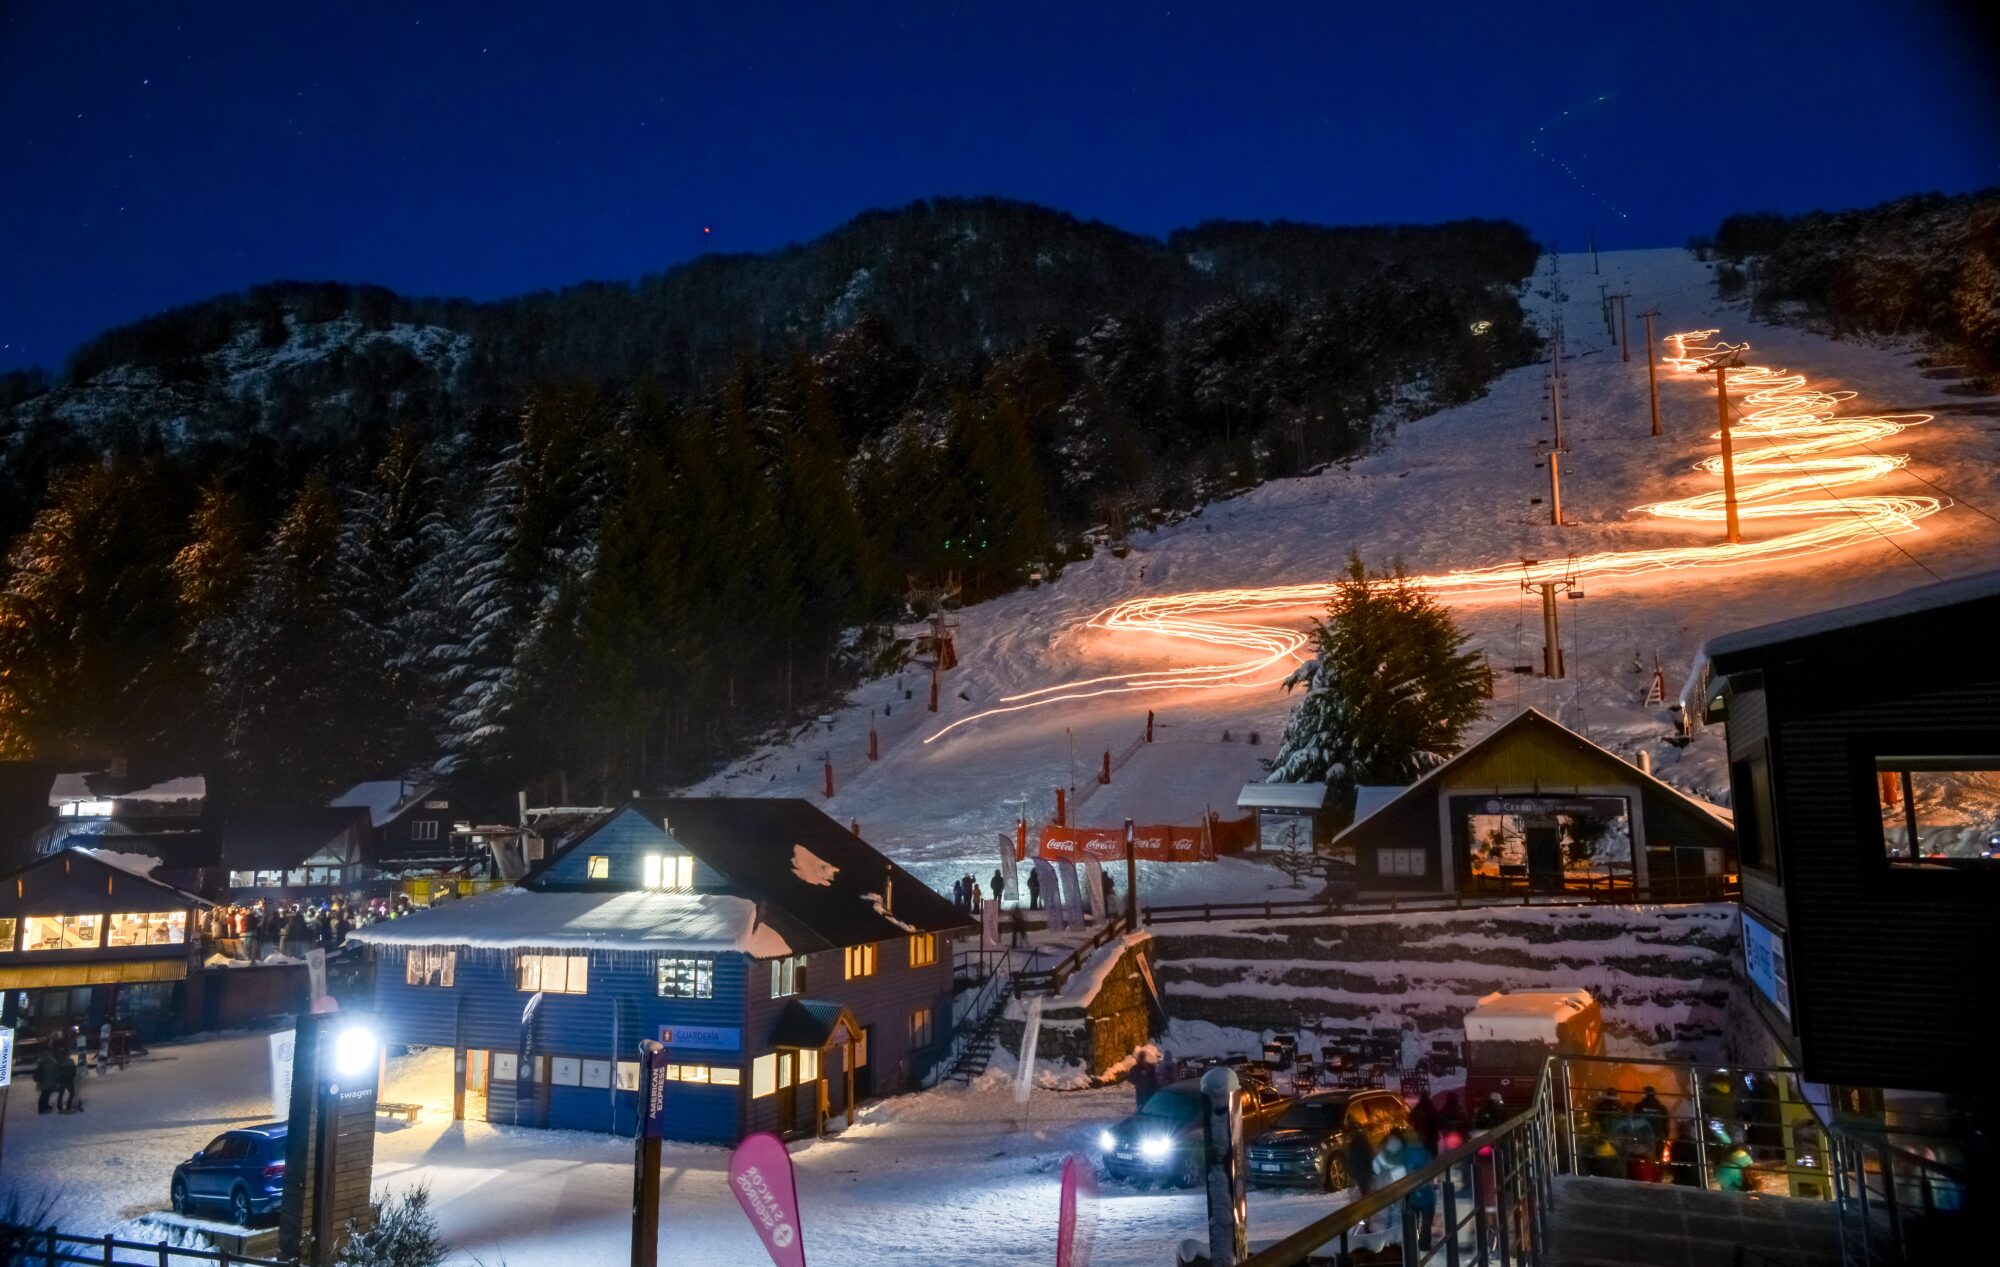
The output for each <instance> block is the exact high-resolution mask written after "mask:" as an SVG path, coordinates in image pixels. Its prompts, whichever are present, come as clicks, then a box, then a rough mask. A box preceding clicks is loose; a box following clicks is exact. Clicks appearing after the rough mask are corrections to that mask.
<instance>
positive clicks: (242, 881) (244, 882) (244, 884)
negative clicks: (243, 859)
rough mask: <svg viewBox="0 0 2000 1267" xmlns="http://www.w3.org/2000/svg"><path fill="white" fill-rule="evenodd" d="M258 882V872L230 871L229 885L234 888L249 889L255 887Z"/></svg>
mask: <svg viewBox="0 0 2000 1267" xmlns="http://www.w3.org/2000/svg"><path fill="white" fill-rule="evenodd" d="M256 883H257V873H256V872H255V871H231V872H230V873H229V887H230V888H232V889H248V888H252V887H254V886H255V885H256Z"/></svg>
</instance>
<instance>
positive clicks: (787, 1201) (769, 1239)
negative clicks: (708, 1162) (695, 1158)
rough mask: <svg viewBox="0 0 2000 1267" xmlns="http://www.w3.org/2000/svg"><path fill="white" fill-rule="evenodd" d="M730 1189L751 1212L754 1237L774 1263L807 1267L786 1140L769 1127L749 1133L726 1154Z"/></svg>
mask: <svg viewBox="0 0 2000 1267" xmlns="http://www.w3.org/2000/svg"><path fill="white" fill-rule="evenodd" d="M729 1190H730V1191H731V1192H734V1193H735V1194H736V1203H737V1204H738V1205H740V1206H742V1207H743V1213H745V1214H747V1215H749V1216H750V1226H751V1227H753V1228H755V1229H757V1239H759V1240H761V1241H763V1242H764V1250H765V1252H766V1253H768V1254H770V1255H771V1261H772V1262H773V1263H775V1264H776V1265H777V1267H806V1243H805V1237H804V1236H803V1234H802V1233H801V1232H800V1230H799V1199H798V1191H797V1188H796V1186H795V1185H794V1184H793V1181H792V1155H791V1154H790V1153H788V1152H786V1151H785V1141H784V1140H781V1139H779V1138H778V1137H777V1136H776V1135H773V1134H771V1133H770V1132H768V1131H760V1132H758V1133H757V1134H755V1135H752V1136H749V1137H748V1138H746V1139H745V1140H744V1141H743V1142H742V1143H740V1144H738V1145H737V1146H736V1151H735V1152H733V1153H731V1154H730V1155H729Z"/></svg>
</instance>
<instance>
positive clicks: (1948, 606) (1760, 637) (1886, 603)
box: [1701, 570, 2000, 676]
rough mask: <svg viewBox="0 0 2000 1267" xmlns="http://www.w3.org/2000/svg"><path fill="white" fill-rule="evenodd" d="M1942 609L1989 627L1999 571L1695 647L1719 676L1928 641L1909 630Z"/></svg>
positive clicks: (1934, 619) (1996, 615) (1929, 624)
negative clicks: (1880, 644) (1876, 644)
mask: <svg viewBox="0 0 2000 1267" xmlns="http://www.w3.org/2000/svg"><path fill="white" fill-rule="evenodd" d="M1947 611H1950V612H1952V613H1953V616H1954V618H1956V619H1960V620H1965V621H1967V622H1968V623H1969V624H1971V625H1972V626H1974V627H1977V628H1982V629H1986V630H1991V629H1992V628H1993V627H1994V624H1995V623H1996V622H2000V570H1995V571H1989V572H1975V573H1973V574H1972V575H1970V576H1960V577H1954V578H1953V579H1951V580H1949V581H1940V582H1937V583H1936V584H1933V585H1921V586H1918V587H1917V588H1916V589H1912V590H1905V591H1904V592H1902V593H1900V594H1891V595H1889V596H1888V597H1887V598H1877V599H1871V600H1869V601H1868V602H1865V603H1854V604H1851V605H1849V606H1847V607H1836V608H1833V609H1831V610H1829V611H1821V612H1813V613H1811V614H1810V615H1806V616H1798V617H1794V618H1793V619H1791V620H1781V621H1777V622H1775V623H1773V624H1769V625H1759V626H1757V627H1756V628H1754V629H1742V630H1738V631H1737V632H1735V633H1727V634H1723V635H1721V636H1720V637H1717V638H1711V639H1710V640H1709V641H1708V643H1707V645H1706V646H1704V647H1703V648H1702V650H1701V655H1702V656H1704V657H1706V658H1707V659H1708V660H1709V661H1710V662H1711V663H1712V664H1713V665H1714V668H1715V672H1716V673H1718V674H1721V675H1723V676H1727V675H1729V674H1731V673H1739V672H1742V671H1743V670H1745V669H1754V668H1757V667H1760V666H1762V665H1764V664H1768V663H1770V662H1771V661H1773V660H1780V659H1787V658H1791V657H1796V656H1801V655H1823V654H1829V653H1831V654H1839V653H1841V652H1843V651H1845V652H1848V653H1853V652H1854V651H1856V650H1859V649H1861V648H1860V647H1859V646H1858V645H1857V644H1866V643H1868V642H1870V641H1874V640H1877V639H1881V640H1883V641H1887V642H1890V643H1893V644H1899V647H1908V646H1914V645H1919V642H1920V641H1931V640H1933V639H1917V638H1912V637H1911V633H1912V632H1913V631H1914V630H1915V629H1919V628H1927V629H1936V628H1937V626H1938V622H1939V619H1940V617H1941V615H1942V614H1943V613H1945V612H1947Z"/></svg>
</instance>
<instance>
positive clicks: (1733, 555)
mask: <svg viewBox="0 0 2000 1267" xmlns="http://www.w3.org/2000/svg"><path fill="white" fill-rule="evenodd" d="M1716 333H1717V331H1714V330H1690V331H1685V332H1683V333H1680V334H1674V335H1669V336H1668V337H1667V339H1666V340H1665V342H1666V344H1667V346H1668V351H1669V355H1668V356H1667V357H1666V358H1665V364H1666V365H1667V366H1669V367H1670V368H1671V369H1672V370H1674V371H1675V372H1677V373H1680V374H1687V375H1692V374H1700V373H1704V372H1707V371H1708V370H1710V369H1711V368H1712V367H1713V365H1714V364H1715V363H1716V362H1717V361H1718V360H1720V359H1722V358H1726V357H1728V356H1730V355H1732V354H1740V353H1742V352H1744V351H1747V350H1748V349H1749V344H1747V343H1746V344H1739V345H1733V346H1732V345H1729V344H1724V343H1716V342H1713V341H1712V340H1713V338H1714V336H1715V335H1716ZM1728 380H1729V386H1730V388H1731V389H1732V390H1733V391H1735V392H1737V393H1740V400H1741V403H1742V408H1743V413H1742V415H1741V417H1740V418H1739V419H1738V420H1737V421H1736V422H1735V423H1734V424H1733V425H1732V427H1731V432H1732V433H1733V435H1734V437H1735V440H1736V445H1737V450H1736V455H1735V461H1736V482H1737V497H1736V500H1737V506H1738V515H1739V517H1740V518H1741V519H1742V520H1744V521H1745V522H1755V521H1757V520H1760V519H1788V520H1798V519H1807V520H1814V521H1816V522H1814V523H1812V524H1810V525H1809V526H1807V527H1804V528H1798V529H1795V530H1793V531H1790V532H1780V533H1777V534H1775V535H1772V536H1768V537H1765V538H1763V539H1761V540H1750V541H1743V542H1741V543H1738V544H1735V545H1730V544H1725V543H1715V544H1710V545H1688V546H1669V547H1664V548H1661V549H1657V550H1627V551H1602V552H1599V553H1596V554H1586V555H1581V556H1579V557H1577V558H1574V559H1567V560H1553V561H1546V562H1541V563H1535V564H1528V565H1525V566H1524V565H1522V564H1520V563H1509V564H1499V565H1494V566H1489V567H1481V568H1468V569H1464V570H1461V571H1453V572H1445V573H1442V574H1440V575H1436V576H1422V577H1417V578H1415V579H1416V580H1417V582H1418V583H1419V584H1422V585H1424V586H1427V587H1428V588H1430V589H1431V590H1433V591H1435V592H1436V593H1438V594H1440V595H1442V596H1445V597H1447V598H1452V599H1457V600H1462V601H1466V602H1478V601H1484V600H1490V599H1493V598H1498V597H1501V596H1512V595H1514V594H1516V593H1518V592H1519V590H1520V587H1521V584H1522V582H1523V581H1527V582H1531V583H1532V582H1539V581H1548V580H1561V579H1563V578H1565V577H1574V578H1577V579H1588V580H1594V581H1616V580H1627V579H1630V578H1633V577H1639V576H1644V575H1647V574H1649V573H1654V572H1666V571H1680V570H1688V569H1696V568H1700V569H1709V568H1727V567H1734V566H1736V565H1738V564H1742V563H1753V562H1759V563H1760V562H1770V561H1776V560H1785V559H1796V558H1802V557H1805V556H1807V555H1813V554H1823V553H1826V552H1828V551H1832V550H1842V549H1847V548H1849V547H1852V546H1857V545H1861V544H1864V543H1866V542H1869V541H1879V540H1882V539H1884V538H1887V537H1892V536H1897V535H1900V534H1902V533H1907V532H1915V531H1917V523H1918V521H1919V520H1921V519H1924V518H1926V517H1928V516H1930V515H1934V514H1936V513H1937V512H1938V511H1940V510H1942V509H1944V505H1945V503H1944V502H1943V501H1942V500H1941V499H1939V498H1936V497H1913V496H1901V495H1892V494H1881V493H1859V494H1851V495H1845V496H1843V495H1841V494H1840V493H1838V492H1837V491H1836V490H1838V489H1840V488H1843V487H1846V486H1849V485H1853V484H1861V483H1866V482H1868V481H1871V480H1879V479H1881V478H1883V477H1885V476H1887V475H1889V474H1891V473H1892V472H1894V471H1896V470H1897V469H1899V468H1900V467H1902V466H1903V465H1905V464H1906V463H1907V462H1908V461H1909V458H1908V456H1907V455H1903V454H1897V455H1893V456H1883V455H1881V454H1878V453H1874V452H1872V451H1865V452H1863V453H1859V454H1855V453H1841V452H1839V450H1844V449H1853V448H1856V447H1860V446H1870V445H1873V444H1874V443H1876V442H1878V441H1881V440H1886V439H1888V438H1889V437H1891V436H1894V435H1896V434H1897V433H1898V432H1900V431H1902V430H1904V429H1905V428H1907V427H1912V426H1916V425H1917V424H1919V423H1924V422H1929V421H1930V420H1931V417H1932V415H1930V414H1868V415H1859V416H1854V417H1836V416H1835V410H1836V409H1838V408H1839V407H1840V405H1841V404H1842V403H1843V402H1845V401H1848V400H1851V399H1853V397H1854V393H1853V392H1847V391H1836V392H1828V391H1819V390H1817V389H1815V388H1812V387H1810V386H1808V385H1807V383H1806V378H1805V376H1804V375H1803V374H1792V373H1788V372H1786V371H1784V370H1779V369H1772V368H1770V367H1768V366H1763V365H1743V366H1739V367H1737V368H1735V369H1732V370H1731V371H1730V372H1729V375H1728ZM1711 438H1714V439H1720V433H1719V432H1718V433H1715V434H1714V435H1713V436H1712V437H1711ZM1697 466H1698V468H1699V469H1700V470H1703V471H1706V472H1708V473H1709V474H1710V475H1715V476H1717V477H1718V478H1719V476H1720V473H1721V469H1722V459H1721V457H1720V456H1716V457H1710V458H1705V459H1703V460H1702V461H1701V462H1700V463H1698V464H1697ZM1633 512H1634V513H1636V514H1645V515H1652V516H1655V517H1657V518H1661V519H1683V520H1692V521H1695V522H1699V523H1706V524H1720V523H1721V522H1722V519H1723V515H1724V507H1723V493H1722V491H1721V490H1720V489H1716V490H1715V491H1712V492H1706V493H1698V494H1696V495H1695V496H1693V497H1684V498H1680V499H1678V500H1674V501H1661V502H1649V503H1647V504H1646V505H1643V506H1635V507H1633ZM1336 589H1337V587H1336V586H1335V585H1334V584H1333V583H1332V582H1325V581H1316V582H1310V583H1307V584H1303V585H1275V586H1265V587H1255V588H1246V589H1220V590H1198V591H1193V592H1189V593H1185V594H1166V595H1160V596H1156V597H1151V598H1134V599H1128V600H1126V601H1124V602H1122V603H1117V604H1115V605H1113V606H1111V607H1107V608H1105V609H1104V610H1103V611H1101V612H1099V613H1097V615H1095V616H1093V617H1091V618H1090V620H1089V621H1088V622H1086V624H1085V627H1086V628H1091V629H1105V630H1113V631H1121V632H1122V631H1131V632H1142V633H1151V634H1161V635H1165V636H1167V637H1170V638H1177V639H1180V640H1182V641H1185V642H1191V643H1196V644H1200V645H1203V646H1213V647H1218V648H1222V649H1224V650H1225V651H1226V652H1227V653H1228V655H1229V658H1227V659H1224V660H1221V661H1219V662H1217V663H1214V664H1199V665H1193V666H1188V667H1183V668H1174V669H1154V670H1149V671H1145V672H1134V673H1110V674H1106V675H1104V676H1102V677H1095V678H1083V679H1079V680H1076V681H1070V682H1062V683H1058V684H1056V685H1054V686H1044V687H1040V688H1038V689H1036V690H1032V691H1023V692H1021V693H1019V694H1017V695H1008V696H1003V697H1002V699H1001V703H1000V704H998V705H996V706H995V707H993V708H988V709H985V710H982V711H980V712H977V713H974V714H972V715H971V716H969V717H962V718H959V719H958V720H957V721H954V722H952V723H951V724H950V725H947V726H944V727H942V728H941V729H939V730H938V731H937V732H936V733H934V734H932V735H930V736H929V737H927V738H926V739H925V740H924V742H925V743H931V742H933V741H935V740H937V739H939V738H941V737H942V736H944V735H947V734H949V733H951V732H952V731H954V730H956V729H958V728H959V727H960V726H964V725H968V724H970V723H972V722H976V721H980V720H982V719H984V718H988V717H995V716H999V715H1001V714H1005V713H1015V712H1020V711H1022V710H1023V709H1029V708H1041V707H1044V706H1046V705H1049V704H1056V703H1061V702H1064V701H1066V700H1080V699H1093V698H1096V697H1099V696H1104V695H1116V694H1121V693H1126V692H1133V691H1165V690H1188V689H1195V690H1242V689H1246V688H1249V687H1256V686H1269V685H1273V684H1275V683H1277V682H1280V681H1283V680H1284V679H1285V677H1286V676H1288V675H1289V674H1290V673H1291V671H1292V669H1293V668H1294V666H1296V665H1297V664H1298V663H1299V661H1300V659H1301V652H1302V651H1303V650H1304V648H1305V645H1306V641H1307V638H1306V635H1305V633H1304V632H1303V631H1302V630H1300V629H1299V628H1297V627H1296V626H1295V625H1291V624H1283V625H1276V624H1262V623H1258V622H1257V621H1256V620H1255V619H1254V617H1255V616H1256V615H1257V614H1259V613H1269V614H1271V615H1276V614H1278V613H1280V612H1291V613H1300V612H1304V611H1307V610H1310V609H1314V608H1321V607H1324V606H1325V605H1326V604H1327V602H1328V601H1329V600H1331V599H1332V597H1333V595H1334V593H1335V592H1336ZM1246 615H1250V616H1252V617H1253V619H1251V620H1248V621H1245V620H1243V619H1242V618H1243V617H1244V616H1246Z"/></svg>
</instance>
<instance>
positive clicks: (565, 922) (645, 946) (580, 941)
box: [354, 889, 792, 959]
mask: <svg viewBox="0 0 2000 1267" xmlns="http://www.w3.org/2000/svg"><path fill="white" fill-rule="evenodd" d="M354 939H355V940H356V941H363V942H369V943H372V944H374V945H377V946H473V947H480V948H484V949H489V950H512V949H521V948H546V949H550V950H706V951H740V952H742V953H743V954H747V955H754V956H756V957H757V958H760V959H770V958H777V957H779V956H783V955H789V954H791V953H792V948H791V946H790V944H789V943H787V942H786V941H785V939H784V938H783V937H781V936H780V935H779V934H778V933H777V931H776V930H775V929H773V928H772V927H771V926H770V925H769V924H760V923H759V922H758V920H757V907H756V904H755V903H753V902H751V901H749V900H748V899H747V898H740V897H725V896H721V895H718V894H709V893H660V892H638V893H544V892H536V891H533V890H529V889H497V890H495V891H493V892H491V893H483V894H480V895H479V896H477V897H469V898H460V899H459V900H457V901H454V902H446V903H445V904H444V905H442V906H434V907H432V908H431V909H429V910H427V911H418V912H417V913H416V914H414V915H406V916H404V917H402V918H401V919H394V920H385V921H382V922H379V923H374V924H370V925H369V926H368V927H366V928H357V929H355V930H354Z"/></svg>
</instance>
